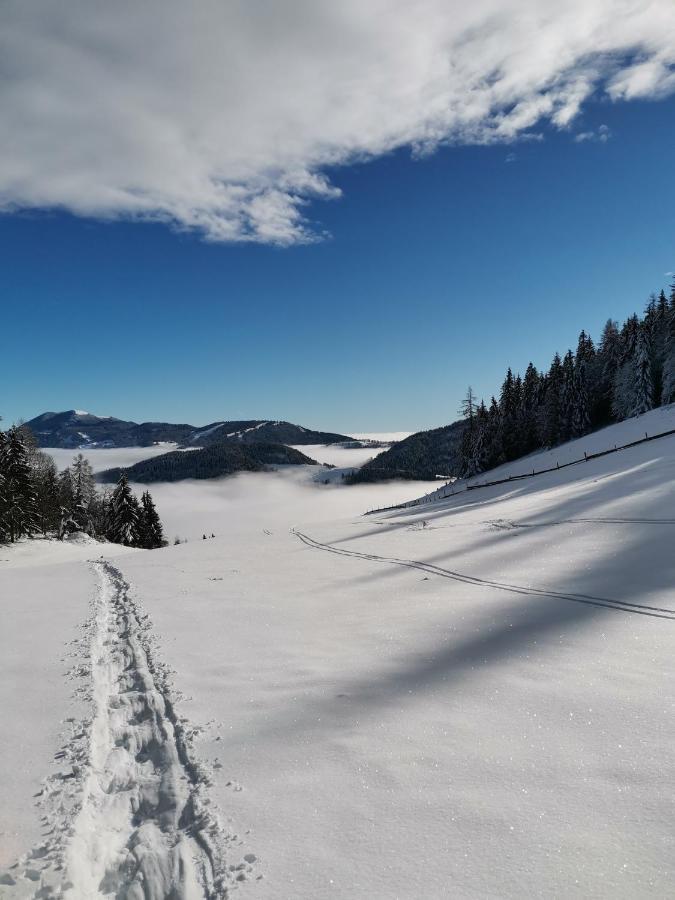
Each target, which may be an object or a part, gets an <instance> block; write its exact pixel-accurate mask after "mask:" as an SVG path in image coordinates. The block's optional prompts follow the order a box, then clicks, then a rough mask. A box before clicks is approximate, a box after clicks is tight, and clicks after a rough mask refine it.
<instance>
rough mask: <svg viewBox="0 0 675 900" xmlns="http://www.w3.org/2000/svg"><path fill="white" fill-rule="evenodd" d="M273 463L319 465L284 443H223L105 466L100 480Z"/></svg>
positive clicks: (151, 478) (197, 474)
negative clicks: (121, 464)
mask: <svg viewBox="0 0 675 900" xmlns="http://www.w3.org/2000/svg"><path fill="white" fill-rule="evenodd" d="M275 465H294V466H299V465H318V463H317V462H316V461H315V460H313V459H310V458H309V457H308V456H305V454H304V453H301V452H300V451H299V450H294V449H293V447H285V446H284V445H283V444H264V443H258V444H235V443H233V442H232V443H222V444H215V445H214V446H212V447H205V448H204V449H203V450H186V451H183V450H172V451H171V452H170V453H162V455H161V456H154V457H152V458H151V459H143V460H141V461H140V462H137V463H135V464H134V465H133V466H129V467H128V468H126V469H120V468H116V469H107V470H106V471H105V472H101V473H100V474H99V475H98V480H99V481H104V482H112V481H117V479H118V478H119V477H120V476H121V475H123V474H125V473H126V475H128V476H129V477H130V478H131V480H132V481H134V482H140V483H141V484H150V483H152V482H155V481H182V480H184V479H186V478H219V477H221V476H223V475H232V474H234V473H235V472H264V471H265V470H266V469H267V468H268V467H269V466H275Z"/></svg>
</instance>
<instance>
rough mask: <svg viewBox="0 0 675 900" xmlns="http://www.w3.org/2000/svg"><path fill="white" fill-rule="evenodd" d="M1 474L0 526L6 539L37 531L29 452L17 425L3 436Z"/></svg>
mask: <svg viewBox="0 0 675 900" xmlns="http://www.w3.org/2000/svg"><path fill="white" fill-rule="evenodd" d="M0 475H1V476H2V487H1V491H0V528H1V529H2V532H3V534H4V535H5V536H6V538H7V539H8V540H10V541H16V540H18V539H19V538H20V537H23V536H24V535H30V534H33V533H35V532H36V531H38V530H39V524H38V515H37V509H36V495H35V487H34V484H33V479H32V473H31V468H30V465H29V462H28V451H27V448H26V445H25V444H24V442H23V440H22V439H21V435H20V433H19V430H18V429H17V428H10V430H9V431H8V432H7V434H6V435H4V437H3V440H2V445H1V446H0Z"/></svg>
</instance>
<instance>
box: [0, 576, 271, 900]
mask: <svg viewBox="0 0 675 900" xmlns="http://www.w3.org/2000/svg"><path fill="white" fill-rule="evenodd" d="M94 566H95V568H96V570H97V573H98V577H99V588H98V592H97V598H96V608H95V613H94V616H93V619H92V620H91V622H90V624H89V630H90V633H91V644H90V653H91V660H90V670H89V671H87V670H86V667H84V668H85V672H84V674H89V675H90V680H91V699H92V701H93V707H94V708H93V718H92V720H91V722H90V723H89V729H88V753H87V752H86V751H85V750H84V749H83V747H82V741H83V739H86V737H87V734H86V732H87V729H86V728H84V729H80V733H79V734H76V735H74V737H75V738H78V739H79V745H78V746H79V750H75V749H74V746H75V745H74V744H73V742H72V741H71V744H70V746H69V747H68V751H66V750H63V751H61V753H60V754H57V759H58V758H59V756H63V757H68V758H69V760H70V762H71V763H72V764H73V765H72V773H71V774H68V775H63V774H60V775H59V776H57V777H58V779H59V780H60V781H64V780H65V779H69V778H74V779H76V780H77V778H78V774H79V775H80V776H81V777H80V780H79V785H78V786H79V796H78V797H76V799H73V798H74V795H75V794H76V793H78V792H76V791H75V790H73V789H71V790H70V792H69V800H70V805H69V804H68V803H64V799H63V796H64V792H63V790H62V788H61V787H57V788H55V789H54V788H53V787H52V789H51V790H50V785H51V784H52V782H53V779H54V777H55V776H51V777H50V778H49V779H47V780H46V782H45V789H43V792H42V794H43V795H44V794H45V793H47V794H55V795H56V796H57V800H58V803H57V804H56V806H55V805H54V803H52V807H54V808H53V809H52V815H51V816H50V815H45V816H43V822H44V823H45V826H46V828H47V835H49V837H48V838H47V840H46V841H45V843H44V844H43V845H42V846H40V847H37V848H34V849H33V850H32V851H31V852H30V853H29V854H27V856H26V857H24V858H23V859H22V860H20V861H19V863H17V864H16V865H15V866H14V867H12V869H11V870H10V872H9V873H6V874H4V875H2V876H0V896H3V897H4V896H8V897H22V898H23V897H26V898H64V900H94V898H106V900H107V898H110V900H112V898H114V900H220V898H226V897H228V895H229V890H230V889H231V888H232V887H233V886H234V881H235V879H237V880H239V881H241V880H244V879H245V878H247V877H248V874H249V873H250V872H251V871H252V866H251V865H250V864H242V865H239V866H236V867H235V866H229V867H228V866H226V865H225V860H224V857H223V847H224V845H225V844H226V843H227V842H228V841H230V840H234V839H235V838H236V836H232V835H228V834H226V833H224V832H223V831H222V829H221V826H220V823H219V821H218V819H217V818H216V817H215V816H214V815H213V814H212V813H211V811H210V810H209V809H208V806H209V800H208V798H207V797H206V796H205V788H206V785H207V784H208V777H207V775H206V772H205V771H204V770H203V769H202V768H201V767H200V766H199V765H198V764H197V763H195V762H193V761H192V759H191V757H190V752H189V740H190V732H189V731H188V730H187V729H186V727H185V724H184V721H185V720H183V719H179V718H178V717H177V715H176V713H175V711H174V707H173V704H172V701H171V698H170V691H169V685H168V676H167V674H166V670H165V669H164V667H163V666H161V665H159V664H156V663H155V662H154V660H153V657H152V651H151V648H150V636H149V627H150V626H149V622H148V617H147V616H143V615H142V614H141V613H140V611H139V609H138V607H137V605H136V603H135V602H134V600H133V599H132V598H131V596H130V594H129V586H128V584H127V583H126V582H125V581H124V579H123V578H122V575H121V573H120V572H119V571H118V570H117V569H115V568H114V567H113V566H111V565H110V564H109V563H107V562H106V563H104V562H97V563H95V564H94ZM79 668H80V669H81V668H83V667H81V666H80V667H79ZM80 674H82V673H80ZM76 743H77V742H76ZM87 757H88V758H87ZM85 759H86V762H85V764H84V765H81V764H77V763H76V762H75V760H79V761H80V762H81V761H83V760H85ZM66 793H68V792H66ZM53 799H54V798H53V797H52V800H53ZM45 805H46V806H47V807H48V806H49V804H48V803H43V806H45ZM68 807H69V808H68ZM50 824H51V826H52V827H51V828H50V827H49V825H50ZM250 861H251V862H253V861H254V858H253V857H252V856H251V860H250ZM10 891H11V893H10Z"/></svg>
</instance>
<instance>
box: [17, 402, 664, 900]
mask: <svg viewBox="0 0 675 900" xmlns="http://www.w3.org/2000/svg"><path fill="white" fill-rule="evenodd" d="M665 414H667V412H666V413H664V415H665ZM642 424H643V423H641V422H635V421H633V422H628V423H624V425H620V426H614V429H615V432H614V433H613V435H612V439H613V440H614V439H616V442H617V443H619V442H624V440H623V439H624V438H625V439H627V440H630V439H631V436H632V430H633V429H634V428H635V427H636V425H637V426H639V427H640V428H642ZM642 430H649V428H643V429H642ZM626 435H628V436H627V437H626ZM595 439H596V438H593V440H595ZM560 452H561V453H562V452H567V451H563V450H561V451H560ZM570 452H571V451H570ZM310 472H311V470H310V469H304V468H303V467H300V468H299V469H285V470H283V471H280V472H279V473H277V474H274V475H241V476H238V477H236V478H232V479H224V480H222V481H218V482H202V483H199V484H196V483H190V482H184V483H180V484H174V485H155V486H153V495H154V496H155V499H156V500H157V505H158V508H159V510H160V512H161V514H162V515H163V517H164V518H165V520H166V521H167V523H168V527H167V531H168V533H169V535H170V536H172V535H173V532H174V531H177V532H178V533H180V534H182V533H183V532H184V533H185V534H186V536H189V537H190V541H189V543H188V544H182V545H180V546H175V547H168V548H166V549H164V550H160V551H149V552H142V551H136V552H130V551H126V552H124V551H122V552H121V553H119V552H118V555H116V557H115V558H114V559H112V560H111V561H110V563H111V565H108V566H106V565H105V564H103V563H98V564H95V565H94V564H91V565H90V564H87V563H86V562H85V561H83V560H82V559H81V558H80V557H79V556H78V558H74V556H73V554H75V553H76V551H77V554H80V553H81V552H82V551H83V549H85V550H87V552H89V548H83V547H78V548H73V547H71V546H66V547H63V548H62V547H61V546H60V545H59V546H58V547H57V550H56V553H57V554H58V553H59V552H61V551H62V552H63V562H55V561H54V551H53V549H50V553H49V555H48V558H47V557H46V555H45V554H46V551H45V548H44V546H41V544H42V542H35V543H34V544H32V545H31V544H24V545H22V546H21V547H19V548H12V549H9V550H7V549H5V548H3V549H2V550H1V551H0V560H2V562H0V597H1V600H0V602H1V603H2V608H3V609H2V617H3V625H4V623H7V627H3V629H0V642H2V643H1V644H0V666H1V667H2V669H1V670H0V691H2V695H1V696H2V703H3V710H8V711H9V712H8V713H5V726H4V728H3V743H2V744H1V745H0V771H1V772H2V773H3V776H2V784H3V795H2V797H0V873H2V872H5V873H6V874H5V876H4V879H3V878H2V877H0V895H2V896H5V894H6V895H7V896H8V897H12V898H14V897H17V896H28V897H38V896H50V894H49V893H47V892H44V893H42V894H40V893H39V891H40V890H42V888H43V885H49V884H52V885H56V886H58V885H59V884H60V883H61V881H62V880H67V879H69V878H70V879H71V880H73V879H74V881H75V885H74V887H73V888H72V889H70V890H66V892H65V896H68V897H70V898H77V900H83V898H85V897H86V898H89V897H97V896H105V897H115V896H129V897H136V896H139V897H140V896H142V894H141V893H139V892H138V891H140V890H141V888H140V885H141V883H142V879H144V881H143V883H144V884H145V888H146V890H148V891H149V892H148V893H147V894H146V896H152V897H155V896H157V897H161V896H164V895H165V894H163V893H162V891H163V890H164V891H166V884H167V883H168V882H167V879H169V880H170V879H171V877H172V875H171V873H172V872H174V873H176V872H179V871H180V872H181V873H182V874H181V876H180V878H179V877H178V875H176V876H175V882H176V883H177V884H178V889H177V891H176V893H175V894H174V895H173V896H175V897H186V898H191V897H192V896H195V891H194V890H191V888H190V885H191V883H193V882H194V880H195V879H196V880H199V879H200V878H202V877H204V878H206V880H209V879H211V880H212V882H213V883H214V884H216V889H217V890H218V891H219V892H220V896H224V892H225V890H226V889H227V890H228V891H229V893H230V894H231V895H233V896H234V895H240V896H242V897H251V898H256V900H257V898H260V900H268V898H275V900H278V898H287V900H323V898H335V897H340V898H349V900H353V898H357V900H366V898H368V900H395V898H406V900H407V898H410V900H413V898H415V900H418V898H425V900H427V898H428V900H434V898H439V900H440V898H446V897H468V898H485V897H509V898H511V897H513V898H516V897H518V898H521V897H535V896H536V897H551V898H553V897H567V896H581V897H626V898H634V897H647V896H654V897H664V896H670V895H672V893H673V890H674V888H675V872H674V868H675V865H674V860H675V835H674V832H673V828H672V821H673V815H674V813H675V810H674V809H673V805H674V804H673V791H672V788H671V786H670V782H671V780H672V779H671V778H670V772H671V769H672V767H673V762H674V759H673V757H674V755H675V717H674V716H673V704H674V699H673V698H674V697H675V692H674V691H673V676H674V674H675V596H674V592H673V584H674V583H675V554H674V553H673V550H672V548H673V539H674V538H675V517H674V515H673V509H674V508H675V438H674V437H669V438H664V439H662V440H659V441H655V442H652V443H648V444H645V445H642V446H640V447H636V448H634V449H632V450H628V451H625V452H622V453H617V454H614V455H611V456H607V457H605V458H603V459H599V460H595V461H591V462H588V463H584V464H583V466H575V467H571V468H569V469H565V470H562V471H560V472H556V473H552V474H550V475H544V476H540V477H538V478H534V479H531V480H529V481H524V482H518V483H517V484H516V485H508V484H507V485H501V486H499V487H493V488H486V489H484V490H479V491H475V492H470V493H464V494H462V495H460V496H457V497H454V498H449V499H447V500H443V501H441V502H438V503H435V504H427V505H425V507H423V508H422V507H420V508H417V509H413V510H404V511H398V512H396V513H390V514H386V515H378V516H369V517H366V518H364V517H362V516H361V515H360V514H361V513H362V512H363V510H365V509H367V508H372V507H374V506H385V505H390V504H392V503H395V502H399V501H400V500H402V499H404V498H406V497H408V498H410V497H412V496H416V495H420V494H422V493H423V492H424V489H425V487H427V486H426V485H422V484H410V483H408V484H393V485H373V486H357V487H354V488H340V487H324V486H323V485H316V484H313V483H311V482H309V481H308V477H309V475H310ZM202 531H205V532H208V533H211V531H213V532H214V533H215V534H216V537H215V538H214V539H208V540H206V541H204V540H201V539H195V536H196V535H200V534H201V532H202ZM116 549H117V550H118V551H119V548H116ZM100 552H101V545H98V546H94V547H92V548H91V553H90V558H97V557H98V556H99V554H100ZM31 554H33V564H32V565H27V564H26V562H27V560H28V558H29V557H30V555H31ZM19 562H20V563H21V565H18V563H19ZM127 583H128V584H129V586H130V587H129V589H128V597H127V587H126V584H127ZM89 601H91V606H89V607H88V603H89ZM146 615H148V616H149V619H145V618H144V616H146ZM88 617H91V618H90V619H89V621H88V624H87V625H86V627H83V625H84V623H85V622H87V619H88ZM76 639H77V640H79V643H77V644H72V643H70V644H69V643H68V642H69V641H73V640H76ZM92 647H93V648H94V651H95V652H94V659H93V663H94V665H93V667H92V666H91V665H90V664H89V663H88V662H87V654H88V652H89V650H90V648H92ZM68 654H73V655H72V657H69V656H68ZM125 660H126V662H124V661H125ZM162 661H164V662H165V663H166V664H168V666H170V667H171V668H172V669H173V670H174V671H173V673H172V674H170V673H168V672H167V670H166V669H165V668H164V667H163V666H162ZM69 667H74V668H73V669H72V671H71V675H70V678H69V679H66V678H64V677H63V673H64V672H65V671H66V670H67V669H68V668H69ZM121 672H126V673H127V675H125V676H124V677H125V678H127V679H129V680H130V682H131V683H130V685H129V686H128V687H126V688H125V685H126V681H125V680H124V679H123V680H122V681H120V680H119V675H120V673H121ZM120 685H121V687H120ZM74 687H79V688H80V693H79V694H77V696H76V697H75V698H70V697H69V693H70V692H71V691H72V689H73V688H74ZM126 690H130V691H131V700H130V699H129V698H128V697H127V696H126V694H125V691H126ZM152 698H155V699H154V700H152ZM150 700H152V704H151V705H152V709H154V710H158V712H157V715H156V716H155V715H154V713H153V715H152V716H150V721H152V722H154V723H155V725H154V726H153V729H150V730H148V729H146V728H145V727H143V725H142V723H143V722H144V721H146V716H148V715H149V714H148V713H147V709H148V704H149V703H150ZM130 704H132V705H133V709H132V708H131V706H130ZM174 709H175V712H174ZM85 713H86V714H88V715H90V716H91V715H93V716H94V725H93V727H92V728H91V731H90V730H89V726H88V725H87V724H86V723H85V725H84V726H83V725H81V723H80V719H81V718H82V716H83V715H84V714H85ZM68 718H72V719H73V721H72V722H65V720H66V719H68ZM60 730H63V736H62V737H59V733H60ZM90 734H91V735H93V738H92V739H91V740H90ZM88 743H89V746H90V749H89V750H87V745H88ZM62 745H63V749H62V750H61V749H60V748H61V747H62ZM61 753H62V754H63V755H61ZM54 757H58V758H56V759H55V758H54ZM88 759H89V760H90V761H91V762H93V764H94V766H93V768H92V767H91V766H90V764H89V763H88ZM50 773H51V774H52V777H51V778H50V779H49V780H48V781H47V782H46V784H45V785H44V786H43V785H42V784H41V781H42V779H44V778H45V777H47V776H49V775H50ZM171 785H175V789H173V788H171ZM40 790H42V791H43V793H42V795H41V796H40V797H35V796H34V795H35V794H37V793H38V792H39V791H40ZM78 803H81V804H82V805H81V808H80V809H79V811H78ZM134 804H138V811H137V813H136V815H135V816H132V815H131V813H130V812H129V810H130V809H132V808H134ZM71 805H72V806H73V809H72V810H71V809H70V807H71ZM125 811H126V812H125ZM202 814H203V815H202ZM42 816H44V817H46V818H45V819H41V817H42ZM181 823H182V824H181ZM101 834H103V835H105V836H106V838H105V844H106V847H107V848H108V850H107V851H106V853H108V854H109V858H108V859H107V862H106V860H104V862H103V863H102V861H101V860H102V853H103V851H102V850H101V849H100V847H99V849H98V850H97V849H96V840H95V839H94V838H93V837H92V835H93V836H94V837H95V836H96V835H101ZM195 836H196V837H195ZM202 838H204V840H202ZM206 838H208V840H207V839H206ZM194 840H197V843H198V844H199V846H198V847H197V846H194V845H192V844H190V843H189V841H194ZM125 846H126V847H127V848H128V849H127V850H124V849H123V848H124V847H125ZM78 848H82V849H81V850H80V851H78ZM111 848H112V850H111ZM22 854H24V856H22ZM17 858H20V859H19V863H18V865H17V866H15V867H14V868H9V866H10V865H11V863H12V862H13V861H14V860H16V859H17ZM139 859H142V861H143V862H142V865H141V863H139V862H138V860H139ZM179 859H180V860H182V863H181V864H180V865H179V863H178V862H177V860H179ZM59 860H61V861H62V862H63V865H64V866H65V870H64V871H63V872H59V871H58V870H56V867H55V863H58V862H59ZM106 865H107V869H108V874H107V876H105V877H104V876H103V875H102V872H103V869H105V868H106ZM143 866H144V867H145V868H143ZM230 867H232V868H230ZM141 871H142V872H143V875H142V879H141V875H140V874H139V872H141ZM134 879H135V880H134ZM218 879H221V882H218ZM3 881H4V883H3ZM11 882H16V884H11ZM219 883H220V884H221V887H219V888H218V887H217V885H218V884H219ZM131 885H133V888H132V887H131ZM152 885H154V890H155V893H154V894H153V893H151V891H150V887H149V886H152ZM133 891H136V893H134V892H133ZM3 892H4V893H3ZM57 896H58V894H57ZM196 896H203V893H202V892H201V891H199V890H197V891H196Z"/></svg>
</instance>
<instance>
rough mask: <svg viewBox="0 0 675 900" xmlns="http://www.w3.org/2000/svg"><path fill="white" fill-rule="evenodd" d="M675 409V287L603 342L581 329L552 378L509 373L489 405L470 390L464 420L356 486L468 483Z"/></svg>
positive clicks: (371, 471)
mask: <svg viewBox="0 0 675 900" xmlns="http://www.w3.org/2000/svg"><path fill="white" fill-rule="evenodd" d="M673 402H675V283H674V284H673V286H672V287H671V289H670V292H669V295H667V294H666V292H665V291H664V290H661V292H660V293H659V294H658V296H657V295H655V294H653V295H652V296H651V297H650V298H649V301H648V303H647V306H646V309H645V312H644V315H643V316H642V317H640V316H638V315H632V316H630V317H629V318H628V319H627V320H626V321H625V322H624V323H623V325H621V326H620V325H619V323H618V322H615V321H614V320H612V319H609V320H608V321H607V323H606V324H605V327H604V328H603V331H602V334H601V336H600V340H599V341H598V343H597V344H596V343H595V342H594V340H593V339H592V337H591V336H590V335H589V334H587V333H586V331H582V332H581V333H580V335H579V340H578V342H577V347H576V352H573V351H572V350H568V351H567V352H566V353H565V354H564V355H563V356H562V357H561V355H560V354H559V353H556V354H555V356H554V357H553V360H552V362H551V365H550V366H549V368H548V370H547V371H538V370H537V368H536V367H535V366H534V365H533V363H530V364H529V365H528V366H527V369H526V370H525V375H524V376H521V375H520V373H517V374H515V375H514V373H513V370H512V369H511V368H509V369H508V371H507V373H506V376H505V378H504V382H503V384H502V387H501V390H500V392H499V398H498V399H497V398H496V397H494V396H493V397H492V398H491V400H490V402H489V404H486V403H485V402H484V400H480V401H478V398H477V397H476V396H475V394H474V392H473V390H472V389H471V388H469V389H468V391H467V394H466V397H465V399H464V401H463V403H462V409H461V410H460V413H461V414H462V417H463V418H462V420H460V421H459V422H455V423H453V424H452V425H449V426H446V427H445V428H437V429H434V430H433V431H425V432H419V433H418V434H414V435H412V436H411V437H409V438H407V439H406V440H405V441H401V442H400V443H399V444H398V445H396V446H395V447H392V449H391V450H389V451H388V452H386V453H383V454H381V455H380V456H378V457H377V458H376V459H374V460H373V461H372V462H370V463H367V464H366V465H365V466H364V467H363V468H362V469H361V471H360V472H358V473H356V475H354V476H353V477H352V478H351V479H350V480H351V481H352V482H359V481H381V480H384V479H387V478H424V479H433V478H435V477H436V476H437V475H456V476H465V477H468V476H471V475H476V474H478V473H480V472H484V471H486V470H488V469H492V468H494V467H495V466H498V465H501V464H502V463H504V462H509V461H511V460H514V459H518V458H519V457H521V456H525V455H526V454H528V453H532V452H533V451H535V450H539V449H542V448H546V447H555V446H557V445H558V444H562V443H565V442H566V441H569V440H572V439H573V438H577V437H581V436H582V435H584V434H588V433H589V432H591V431H594V430H596V429H597V428H602V427H604V426H605V425H610V424H612V423H613V422H621V421H623V420H624V419H626V418H629V417H631V416H637V415H640V414H641V413H644V412H648V411H649V410H650V409H654V408H656V407H658V406H661V405H665V404H668V403H673Z"/></svg>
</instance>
